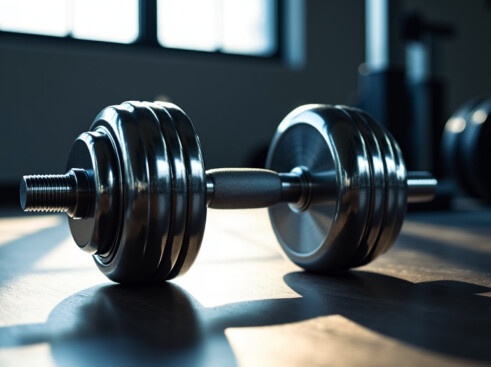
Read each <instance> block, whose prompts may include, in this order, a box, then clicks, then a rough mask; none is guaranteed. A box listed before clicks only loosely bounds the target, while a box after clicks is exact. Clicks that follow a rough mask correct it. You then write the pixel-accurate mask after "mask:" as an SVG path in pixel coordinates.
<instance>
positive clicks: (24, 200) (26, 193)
mask: <svg viewBox="0 0 491 367" xmlns="http://www.w3.org/2000/svg"><path fill="white" fill-rule="evenodd" d="M76 190H77V181H76V179H75V176H74V175H73V174H72V173H70V172H69V173H67V174H63V175H30V176H24V177H22V179H21V182H20V204H21V206H22V209H23V210H24V211H26V212H68V211H69V210H70V209H71V208H73V207H74V206H75V205H76V200H77V195H76Z"/></svg>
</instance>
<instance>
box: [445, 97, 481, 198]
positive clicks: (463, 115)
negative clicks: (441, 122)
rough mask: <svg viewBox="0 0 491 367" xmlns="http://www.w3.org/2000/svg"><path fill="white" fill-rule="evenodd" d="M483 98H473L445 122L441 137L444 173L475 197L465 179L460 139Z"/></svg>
mask: <svg viewBox="0 0 491 367" xmlns="http://www.w3.org/2000/svg"><path fill="white" fill-rule="evenodd" d="M483 100H484V98H481V97H479V98H474V99H472V100H470V101H468V102H467V103H465V104H464V105H462V106H461V107H460V108H459V109H458V110H457V111H456V112H455V113H454V114H453V115H452V116H451V117H450V118H449V119H448V121H447V123H446V124H445V128H444V130H443V135H442V155H443V157H444V162H445V170H446V172H447V173H448V174H449V175H450V176H451V177H452V178H453V179H454V180H455V181H456V182H457V183H458V184H459V186H460V187H462V189H464V190H465V191H466V192H468V193H469V194H471V195H476V193H475V192H474V189H473V188H472V186H471V185H469V181H468V180H467V177H466V167H465V162H464V161H465V159H463V158H464V152H463V148H462V137H463V135H464V132H465V130H466V129H467V124H468V120H469V118H470V116H472V112H473V111H474V109H475V108H476V107H477V106H478V105H479V104H480V103H481V102H482V101H483Z"/></svg>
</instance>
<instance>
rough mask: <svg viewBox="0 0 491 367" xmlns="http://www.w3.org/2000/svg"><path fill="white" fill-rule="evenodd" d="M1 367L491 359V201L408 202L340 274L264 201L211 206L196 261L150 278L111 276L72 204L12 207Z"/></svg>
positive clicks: (0, 322) (2, 275)
mask: <svg viewBox="0 0 491 367" xmlns="http://www.w3.org/2000/svg"><path fill="white" fill-rule="evenodd" d="M0 365H1V366H20V365H22V366H34V365H35V366H94V365H98V366H100V365H111V366H112V365H115V366H130V365H131V366H135V365H138V366H145V365H172V366H178V365H183V366H221V365H224V366H234V365H240V366H258V365H264V366H275V365H278V366H299V365H301V366H324V365H343V366H355V365H357V366H359V365H363V366H380V365H387V366H395V365H397V366H414V365H424V366H435V365H442V366H443V365H444V366H462V365H468V366H478V365H491V210H489V209H482V208H481V209H478V210H475V209H473V210H465V211H459V212H441V213H425V214H410V215H409V216H408V218H407V220H406V222H405V224H404V227H403V230H402V234H401V235H400V237H399V239H398V241H397V243H396V245H395V246H394V248H393V249H392V250H391V251H390V252H389V253H387V254H385V255H383V256H382V257H381V258H379V259H377V260H376V261H375V262H373V263H372V264H370V265H368V266H365V267H363V268H360V269H358V270H354V271H351V272H348V273H346V274H344V275H338V276H331V277H322V276H316V275H311V274H307V273H305V272H303V271H302V270H301V269H300V268H298V267H296V266H295V265H293V264H292V263H291V262H289V261H288V260H286V259H285V258H284V257H283V255H282V254H281V251H280V248H279V245H278V244H277V242H276V239H275V237H274V235H273V231H272V230H271V228H270V226H269V222H268V218H267V212H266V211H265V210H248V211H247V210H246V211H213V210H210V211H209V213H208V224H207V229H206V233H205V239H204V242H203V246H202V251H201V253H200V255H199V257H198V260H197V262H196V264H195V265H194V267H193V268H192V269H191V270H190V271H189V272H188V273H187V274H186V275H184V276H182V277H181V278H178V279H177V280H175V281H172V282H169V283H168V284H165V285H161V286H154V287H146V288H127V287H122V286H118V285H115V284H113V283H111V282H110V281H108V280H107V279H106V278H105V277H104V276H103V275H102V274H100V273H99V271H98V270H97V268H96V267H95V265H94V264H93V261H92V259H91V258H90V256H87V255H86V254H84V253H83V252H81V251H80V250H79V249H78V248H77V246H76V245H74V243H73V242H72V240H71V238H70V234H69V230H68V226H67V225H66V218H65V217H63V216H57V215H55V216H53V215H51V216H23V217H17V216H12V217H8V216H7V217H3V218H0Z"/></svg>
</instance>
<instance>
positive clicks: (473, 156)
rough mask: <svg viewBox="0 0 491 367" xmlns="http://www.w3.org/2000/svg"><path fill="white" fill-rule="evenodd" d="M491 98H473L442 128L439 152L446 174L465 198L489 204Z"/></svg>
mask: <svg viewBox="0 0 491 367" xmlns="http://www.w3.org/2000/svg"><path fill="white" fill-rule="evenodd" d="M490 141H491V98H481V97H480V98H474V99H472V100H470V101H468V102H467V103H465V104H464V105H463V106H461V107H460V108H459V109H458V110H457V111H456V112H455V113H454V114H453V115H452V117H450V119H449V120H448V121H447V123H446V125H445V129H444V132H443V136H442V150H443V152H442V153H443V157H444V158H445V168H446V171H447V172H448V173H449V174H450V176H451V177H452V178H454V179H455V180H456V181H457V183H458V184H459V186H460V187H461V188H462V189H463V190H464V191H465V192H467V193H468V194H470V195H471V196H474V197H478V198H482V199H484V200H486V201H488V202H491V172H490V171H489V169H486V166H487V163H488V161H487V160H488V159H489V156H490V155H491V144H490Z"/></svg>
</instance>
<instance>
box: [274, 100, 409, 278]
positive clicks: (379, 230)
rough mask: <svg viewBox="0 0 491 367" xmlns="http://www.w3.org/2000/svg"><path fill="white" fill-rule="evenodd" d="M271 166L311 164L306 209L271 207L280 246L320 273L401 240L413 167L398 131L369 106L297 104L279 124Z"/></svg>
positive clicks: (356, 263)
mask: <svg viewBox="0 0 491 367" xmlns="http://www.w3.org/2000/svg"><path fill="white" fill-rule="evenodd" d="M267 168H269V169H272V170H275V171H278V172H291V171H293V172H295V171H298V170H299V169H300V170H302V171H304V172H307V176H308V181H309V182H310V186H311V187H312V190H313V194H312V197H313V198H314V200H312V202H311V203H310V205H309V206H308V207H307V209H306V210H303V211H302V210H297V209H296V208H295V207H294V206H292V205H289V204H278V205H276V206H274V207H271V208H270V209H269V214H270V218H271V223H272V225H273V229H274V231H275V233H276V236H277V237H278V240H279V242H280V244H281V246H282V247H283V249H284V251H285V253H286V254H287V256H288V257H289V258H290V259H291V260H293V261H294V262H295V263H296V264H298V265H299V266H301V267H303V268H305V269H308V270H310V271H314V272H321V273H326V272H331V271H336V270H342V269H347V268H351V267H356V266H360V265H363V264H366V263H368V262H370V261H371V260H373V259H374V258H376V257H377V256H379V255H380V254H382V253H384V252H385V251H387V250H388V249H389V248H390V247H391V246H392V244H393V243H394V241H395V239H396V237H397V235H398V233H399V231H400V228H401V226H402V222H403V219H404V215H405V209H406V200H407V181H406V180H407V174H406V169H405V165H404V161H403V158H402V154H401V152H400V149H399V147H398V146H397V143H396V142H395V140H394V139H393V138H392V136H391V135H390V134H389V133H388V132H387V131H385V130H384V129H383V128H382V127H381V126H380V125H378V124H377V123H376V122H375V121H374V120H373V119H372V118H371V117H370V116H368V115H367V114H365V113H363V112H362V111H359V110H356V109H351V108H348V107H343V106H336V107H333V106H327V105H307V106H302V107H300V108H298V109H296V110H294V111H293V112H291V113H290V114H289V115H288V116H287V117H286V118H285V119H284V120H283V121H282V123H281V124H280V125H279V127H278V130H277V133H276V135H275V137H274V138H273V141H272V144H271V147H270V150H269V153H268V158H267ZM323 191H324V192H323ZM315 198H322V200H316V199H315Z"/></svg>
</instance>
